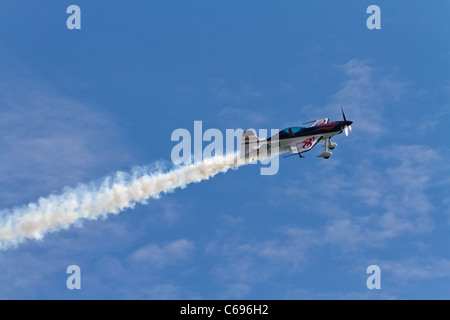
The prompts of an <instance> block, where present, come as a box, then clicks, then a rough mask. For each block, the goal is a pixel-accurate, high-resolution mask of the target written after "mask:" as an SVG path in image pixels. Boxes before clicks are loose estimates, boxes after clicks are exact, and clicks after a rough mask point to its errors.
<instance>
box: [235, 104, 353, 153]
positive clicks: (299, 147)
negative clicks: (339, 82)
mask: <svg viewBox="0 0 450 320" xmlns="http://www.w3.org/2000/svg"><path fill="white" fill-rule="evenodd" d="M341 111H342V117H343V118H344V121H334V122H328V118H323V119H320V120H316V121H311V122H309V123H313V124H312V125H311V126H310V127H290V128H286V129H284V130H281V131H280V132H279V133H277V134H276V135H273V136H272V137H270V138H267V139H263V138H261V139H260V138H259V137H258V136H257V135H256V134H255V132H253V131H252V130H247V131H245V132H244V133H243V134H242V145H241V148H242V149H241V152H242V154H243V155H245V159H248V160H251V161H253V160H255V159H256V158H258V156H259V155H261V154H263V153H266V154H267V155H268V156H270V155H271V149H272V148H273V143H278V153H279V154H283V153H288V152H290V153H291V154H290V155H287V156H285V157H289V156H292V155H296V154H298V155H299V157H300V158H303V156H302V155H301V154H302V153H304V152H307V151H309V150H311V149H312V148H313V147H314V146H315V145H316V144H317V143H324V147H325V152H323V153H321V154H319V155H318V157H322V158H325V159H328V158H329V157H330V156H331V154H332V152H330V151H328V149H331V150H332V149H334V148H336V146H337V143H335V142H331V137H333V136H335V135H337V134H340V133H341V132H342V131H344V132H345V135H346V136H348V130H349V129H350V131H352V127H351V124H352V123H353V122H352V121H348V120H347V119H346V118H345V114H344V110H343V109H342V108H341ZM263 147H265V148H266V149H265V150H263V151H264V152H261V150H262V149H261V148H263Z"/></svg>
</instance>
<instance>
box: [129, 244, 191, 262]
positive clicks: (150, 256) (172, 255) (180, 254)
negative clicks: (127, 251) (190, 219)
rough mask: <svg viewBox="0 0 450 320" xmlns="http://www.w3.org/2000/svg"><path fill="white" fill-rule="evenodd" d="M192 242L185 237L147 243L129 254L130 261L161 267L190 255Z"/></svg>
mask: <svg viewBox="0 0 450 320" xmlns="http://www.w3.org/2000/svg"><path fill="white" fill-rule="evenodd" d="M194 248H195V246H194V243H193V242H192V241H189V240H186V239H179V240H175V241H172V242H170V243H168V244H166V245H162V246H159V245H156V244H153V243H151V244H148V245H146V246H144V247H142V248H140V249H137V250H136V251H134V252H133V253H132V254H131V257H130V259H131V261H133V262H139V263H148V264H150V265H151V266H153V267H155V268H163V267H165V266H166V265H171V264H174V263H178V262H180V261H183V260H185V259H187V258H189V256H191V255H192V253H193V251H194Z"/></svg>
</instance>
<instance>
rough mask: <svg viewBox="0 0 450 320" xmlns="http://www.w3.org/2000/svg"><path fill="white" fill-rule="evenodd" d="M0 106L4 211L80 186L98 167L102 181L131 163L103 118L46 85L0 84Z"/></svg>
mask: <svg viewBox="0 0 450 320" xmlns="http://www.w3.org/2000/svg"><path fill="white" fill-rule="evenodd" d="M0 104H1V105H2V107H1V109H0V148H1V150H2V152H1V153H0V183H2V184H4V186H7V187H3V188H1V191H0V201H1V202H2V203H3V205H4V206H10V205H14V204H19V203H20V202H23V201H29V200H34V197H36V196H38V195H42V193H44V194H45V193H50V192H51V191H54V190H60V189H61V188H62V187H64V186H66V185H72V184H76V183H79V182H81V181H82V180H84V179H86V178H87V177H88V176H89V175H90V174H92V173H93V172H94V171H95V170H98V169H100V168H101V169H103V172H102V173H101V175H100V176H103V175H105V174H106V173H108V172H105V171H104V170H112V169H115V168H113V167H112V166H113V165H123V164H124V163H125V162H126V161H129V160H130V159H131V157H130V156H129V155H128V154H127V152H126V151H125V150H124V149H125V147H124V146H125V145H124V144H123V143H121V137H120V129H119V128H118V127H117V126H116V125H115V123H114V122H113V121H112V120H110V119H109V118H108V116H107V115H106V114H104V113H102V112H99V111H95V110H94V109H93V108H90V107H87V106H86V105H85V104H83V103H80V102H78V101H76V100H74V99H72V98H70V97H66V96H63V95H61V94H58V93H57V92H55V91H54V90H53V89H52V88H51V87H50V86H48V85H45V84H41V83H37V82H36V81H33V80H29V79H28V80H27V79H23V80H15V81H7V80H5V79H0ZM105 163H107V165H106V166H105Z"/></svg>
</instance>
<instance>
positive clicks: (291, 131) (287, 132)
mask: <svg viewBox="0 0 450 320" xmlns="http://www.w3.org/2000/svg"><path fill="white" fill-rule="evenodd" d="M302 129H305V127H289V128H286V129H283V130H281V131H280V136H279V137H280V139H283V138H289V137H293V136H295V134H296V133H297V132H299V131H300V130H302Z"/></svg>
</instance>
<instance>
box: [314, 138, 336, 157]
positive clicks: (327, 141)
mask: <svg viewBox="0 0 450 320" xmlns="http://www.w3.org/2000/svg"><path fill="white" fill-rule="evenodd" d="M329 142H330V139H329V138H328V139H325V152H324V153H321V154H319V155H318V157H322V158H324V159H328V158H329V157H330V156H331V155H332V154H333V153H332V152H330V151H328V143H329ZM335 146H336V145H334V146H333V148H334V147H335ZM330 149H332V148H330Z"/></svg>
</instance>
